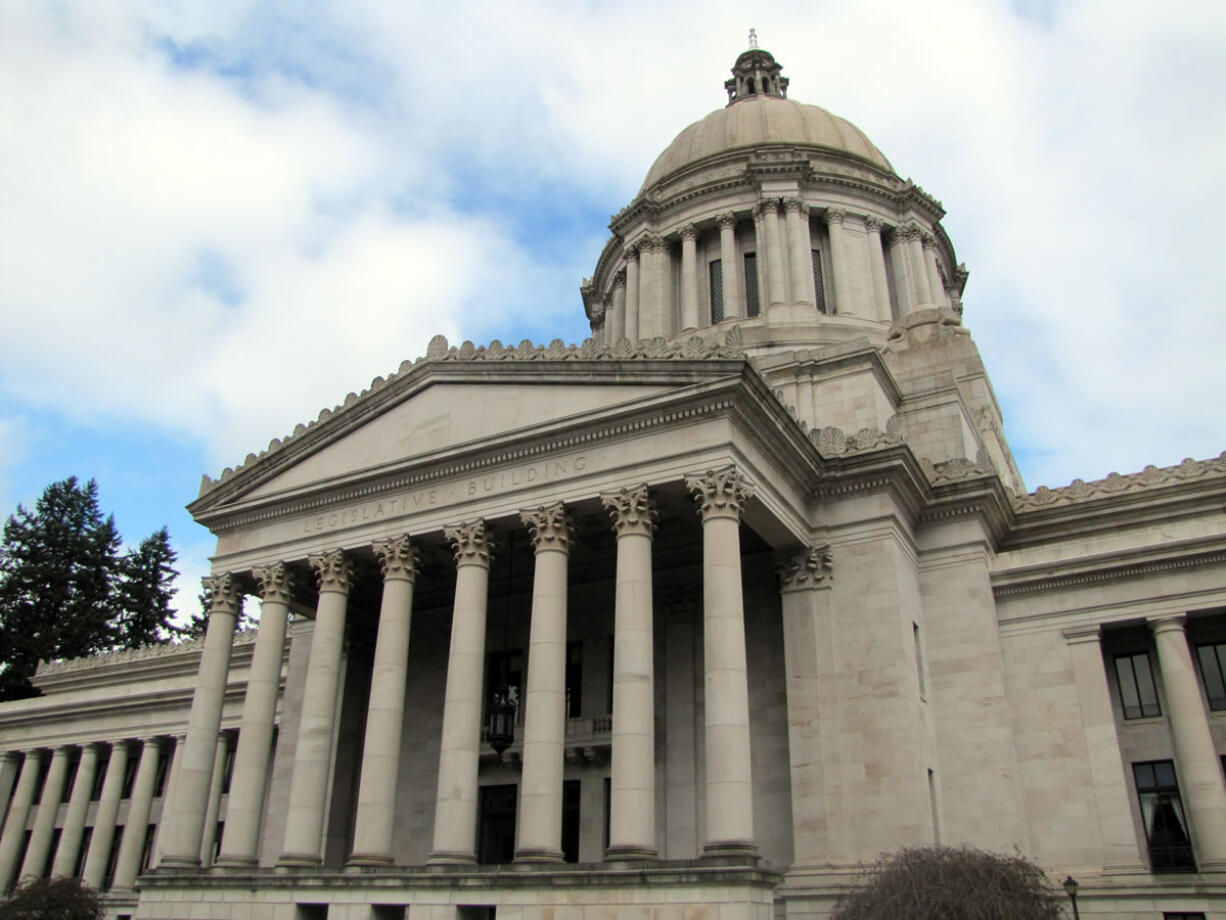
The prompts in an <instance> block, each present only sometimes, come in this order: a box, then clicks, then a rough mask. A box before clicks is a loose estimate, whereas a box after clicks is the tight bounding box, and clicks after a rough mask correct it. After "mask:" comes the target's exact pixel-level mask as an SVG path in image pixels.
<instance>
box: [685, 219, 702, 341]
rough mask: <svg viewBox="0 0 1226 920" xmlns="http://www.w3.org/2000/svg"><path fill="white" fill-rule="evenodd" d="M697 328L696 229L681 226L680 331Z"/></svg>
mask: <svg viewBox="0 0 1226 920" xmlns="http://www.w3.org/2000/svg"><path fill="white" fill-rule="evenodd" d="M697 328H698V230H697V229H695V227H694V225H693V224H686V225H685V226H684V227H682V228H681V331H684V330H686V329H697Z"/></svg>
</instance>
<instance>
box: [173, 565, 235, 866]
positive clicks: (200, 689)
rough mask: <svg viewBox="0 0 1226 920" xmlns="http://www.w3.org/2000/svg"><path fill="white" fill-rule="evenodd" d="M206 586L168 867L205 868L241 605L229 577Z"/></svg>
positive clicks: (211, 579)
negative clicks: (203, 844)
mask: <svg viewBox="0 0 1226 920" xmlns="http://www.w3.org/2000/svg"><path fill="white" fill-rule="evenodd" d="M202 582H203V584H204V593H205V596H206V597H207V598H208V603H209V620H208V626H207V628H206V631H205V635H204V650H203V652H202V653H201V655H200V669H199V671H197V673H196V692H195V694H194V695H193V696H192V708H191V713H190V715H189V716H188V720H187V740H186V742H185V743H184V746H183V753H182V759H181V761H180V763H179V765H178V771H177V775H176V777H175V782H174V788H173V790H172V792H173V795H172V796H171V797H170V800H169V806H170V807H169V809H168V811H169V815H168V818H169V820H168V822H167V828H166V832H167V834H166V852H165V855H164V856H163V857H162V862H163V863H164V864H166V865H169V866H198V865H199V864H200V841H201V838H202V837H203V832H204V818H205V812H206V811H207V809H208V803H209V780H210V778H211V777H212V775H213V755H214V753H215V752H216V750H217V733H218V731H219V730H220V728H221V710H222V705H223V704H224V702H225V695H226V681H227V676H228V674H229V671H230V650H231V646H232V644H233V640H234V622H235V619H236V618H237V616H238V610H239V604H240V603H241V594H240V592H239V589H238V584H237V582H236V581H235V578H234V576H233V575H232V574H231V573H230V572H222V573H220V574H218V575H214V576H206V577H205V578H204V579H202Z"/></svg>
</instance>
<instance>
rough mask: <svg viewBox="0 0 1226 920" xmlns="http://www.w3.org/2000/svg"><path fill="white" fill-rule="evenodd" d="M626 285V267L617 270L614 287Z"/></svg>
mask: <svg viewBox="0 0 1226 920" xmlns="http://www.w3.org/2000/svg"><path fill="white" fill-rule="evenodd" d="M625 286H626V270H625V269H624V268H619V269H618V270H617V274H615V275H614V276H613V287H614V288H619V287H620V288H624V287H625Z"/></svg>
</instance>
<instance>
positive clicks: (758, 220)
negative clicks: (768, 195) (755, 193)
mask: <svg viewBox="0 0 1226 920" xmlns="http://www.w3.org/2000/svg"><path fill="white" fill-rule="evenodd" d="M753 236H754V246H755V247H756V250H755V258H754V266H755V270H756V272H757V277H756V278H754V279H753V283H754V284H756V285H757V287H758V312H759V313H761V312H762V310H763V309H764V307H765V306H767V305H768V304H769V303H770V296H769V295H770V281H769V279H768V277H767V269H766V249H767V239H766V212H765V211H763V210H762V207H761V205H759V206H757V207H755V208H754V209H753ZM749 284H750V279H749V278H746V279H745V288H746V294H745V315H746V316H748V315H749V294H748V289H749Z"/></svg>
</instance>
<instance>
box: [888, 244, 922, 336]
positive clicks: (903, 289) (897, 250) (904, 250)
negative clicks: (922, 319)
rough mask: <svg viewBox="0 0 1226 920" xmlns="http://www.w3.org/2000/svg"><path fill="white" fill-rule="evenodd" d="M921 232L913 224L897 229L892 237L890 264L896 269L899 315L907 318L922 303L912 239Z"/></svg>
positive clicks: (895, 285)
mask: <svg viewBox="0 0 1226 920" xmlns="http://www.w3.org/2000/svg"><path fill="white" fill-rule="evenodd" d="M917 233H919V231H918V230H917V229H916V228H915V226H914V225H913V224H911V225H908V224H904V225H903V226H901V227H895V228H894V233H893V234H892V235H891V236H890V264H891V266H892V267H893V269H894V282H895V284H894V287H895V288H896V290H897V291H898V315H899V317H903V316H906V315H907V314H908V313H911V312H913V311H914V310H915V308H916V307H917V306H919V303H920V295H919V288H918V287H917V286H916V282H915V278H914V274H915V273H914V272H913V271H912V269H911V238H912V237H913V236H915V235H916V234H917Z"/></svg>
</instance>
